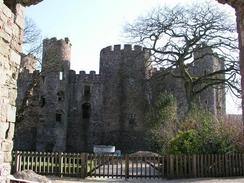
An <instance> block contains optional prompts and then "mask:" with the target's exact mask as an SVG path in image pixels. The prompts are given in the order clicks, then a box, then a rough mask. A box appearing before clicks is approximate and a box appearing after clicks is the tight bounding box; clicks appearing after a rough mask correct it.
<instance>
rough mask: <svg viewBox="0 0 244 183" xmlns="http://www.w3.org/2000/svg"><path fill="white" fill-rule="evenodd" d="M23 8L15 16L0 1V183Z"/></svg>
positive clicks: (7, 153)
mask: <svg viewBox="0 0 244 183" xmlns="http://www.w3.org/2000/svg"><path fill="white" fill-rule="evenodd" d="M23 10H24V9H23V7H22V6H21V5H20V4H17V5H16V11H15V14H14V13H13V12H12V11H11V10H10V9H9V8H8V7H7V6H6V5H5V4H4V1H3V0H0V183H5V182H7V178H6V177H7V175H9V174H10V162H11V151H12V147H13V141H12V138H13V134H14V123H15V112H16V106H15V100H16V95H17V90H16V88H17V85H16V79H17V76H18V68H19V64H20V52H21V44H22V38H23V24H24V19H23Z"/></svg>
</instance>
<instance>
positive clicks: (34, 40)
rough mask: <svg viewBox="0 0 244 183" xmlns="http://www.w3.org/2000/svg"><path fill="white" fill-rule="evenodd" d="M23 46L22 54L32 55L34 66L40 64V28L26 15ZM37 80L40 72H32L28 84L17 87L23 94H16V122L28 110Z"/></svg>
mask: <svg viewBox="0 0 244 183" xmlns="http://www.w3.org/2000/svg"><path fill="white" fill-rule="evenodd" d="M23 48H24V53H23V56H29V57H32V58H33V59H35V60H36V61H37V66H36V67H39V66H41V59H42V35H41V30H40V29H39V28H38V27H37V25H36V24H35V22H34V21H33V20H32V19H30V18H28V17H26V18H25V28H24V39H23ZM23 69H24V68H21V67H20V73H19V77H18V83H19V82H20V80H22V79H23V78H22V77H25V74H22V73H21V72H22V70H23ZM34 69H36V68H34ZM39 81H40V72H35V73H33V74H32V78H30V80H29V82H28V84H27V85H26V88H18V94H19V90H20V89H21V90H23V91H24V94H23V96H21V97H20V96H19V95H18V96H17V101H18V102H19V103H18V105H17V112H16V122H17V123H19V122H21V121H22V120H23V117H24V113H25V111H27V110H28V100H30V99H31V97H32V96H33V91H34V89H35V87H37V86H38V85H39ZM18 85H19V84H18ZM21 92H22V91H21ZM17 127H18V125H17ZM16 129H17V128H16Z"/></svg>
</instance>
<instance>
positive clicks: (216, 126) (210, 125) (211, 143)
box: [168, 106, 237, 154]
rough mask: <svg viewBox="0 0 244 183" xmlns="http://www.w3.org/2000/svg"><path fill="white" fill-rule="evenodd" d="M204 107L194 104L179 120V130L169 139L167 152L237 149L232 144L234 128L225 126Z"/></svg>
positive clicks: (219, 151) (228, 150) (220, 151)
mask: <svg viewBox="0 0 244 183" xmlns="http://www.w3.org/2000/svg"><path fill="white" fill-rule="evenodd" d="M224 124H225V123H224V121H219V120H218V119H217V118H216V117H215V116H214V115H213V114H212V113H210V112H209V111H207V110H206V109H204V108H202V107H198V106H194V107H193V108H192V110H191V111H189V112H188V113H187V115H186V116H185V118H184V119H183V120H182V122H181V126H180V130H179V131H178V133H177V134H176V136H175V137H174V138H172V140H171V141H170V146H169V149H168V152H170V153H173V154H179V153H186V154H191V153H206V154H207V153H209V154H213V153H230V152H235V151H237V148H236V146H235V145H234V139H236V137H235V136H236V134H235V133H236V130H235V129H234V128H226V125H224Z"/></svg>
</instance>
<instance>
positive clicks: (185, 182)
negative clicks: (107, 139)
mask: <svg viewBox="0 0 244 183" xmlns="http://www.w3.org/2000/svg"><path fill="white" fill-rule="evenodd" d="M50 179H52V181H53V183H78V182H79V183H86V182H89V183H105V182H113V183H116V182H118V183H123V182H125V183H130V182H131V183H147V182H148V183H244V178H226V179H223V178H222V179H212V178H204V179H177V180H157V179H155V180H152V179H129V180H127V181H126V180H124V179H85V180H83V179H74V178H63V179H60V178H56V177H50Z"/></svg>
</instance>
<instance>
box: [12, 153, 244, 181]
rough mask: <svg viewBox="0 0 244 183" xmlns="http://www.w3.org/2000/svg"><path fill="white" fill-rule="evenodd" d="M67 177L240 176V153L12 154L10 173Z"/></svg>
mask: <svg viewBox="0 0 244 183" xmlns="http://www.w3.org/2000/svg"><path fill="white" fill-rule="evenodd" d="M21 170H33V171H35V172H36V173H38V174H43V175H56V176H70V177H81V178H85V177H87V176H88V177H111V178H194V177H230V176H244V154H204V155H165V156H132V155H125V156H118V155H95V154H87V153H47V152H21V151H14V152H13V161H12V171H13V173H14V172H17V171H21Z"/></svg>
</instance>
